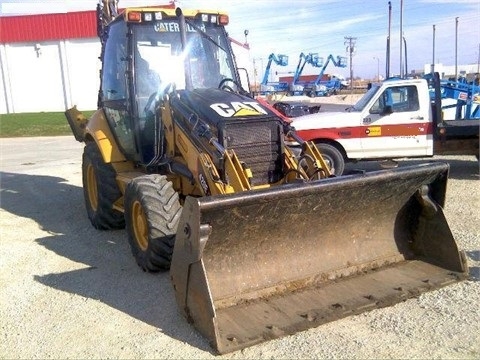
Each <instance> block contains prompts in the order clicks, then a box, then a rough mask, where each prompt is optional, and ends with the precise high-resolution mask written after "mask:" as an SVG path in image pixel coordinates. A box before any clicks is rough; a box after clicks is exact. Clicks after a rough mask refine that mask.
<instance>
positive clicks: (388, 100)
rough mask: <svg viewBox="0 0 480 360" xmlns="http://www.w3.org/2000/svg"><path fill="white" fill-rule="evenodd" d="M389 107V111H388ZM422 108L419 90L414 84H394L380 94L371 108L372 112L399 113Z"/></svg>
mask: <svg viewBox="0 0 480 360" xmlns="http://www.w3.org/2000/svg"><path fill="white" fill-rule="evenodd" d="M387 108H388V111H386V110H387ZM419 109H420V104H419V102H418V91H417V87H416V86H414V85H409V86H393V87H390V88H388V89H385V91H384V92H383V93H382V94H381V95H380V97H379V98H378V100H377V101H376V102H375V103H374V104H373V106H372V107H371V109H370V113H372V114H382V113H391V112H394V113H399V112H408V111H417V110H419Z"/></svg>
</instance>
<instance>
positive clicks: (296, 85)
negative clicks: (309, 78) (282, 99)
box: [290, 52, 323, 95]
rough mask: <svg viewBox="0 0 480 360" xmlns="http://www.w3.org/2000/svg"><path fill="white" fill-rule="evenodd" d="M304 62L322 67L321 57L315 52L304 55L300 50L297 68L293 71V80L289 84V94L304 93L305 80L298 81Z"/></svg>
mask: <svg viewBox="0 0 480 360" xmlns="http://www.w3.org/2000/svg"><path fill="white" fill-rule="evenodd" d="M306 64H310V65H312V66H313V67H322V66H323V58H321V57H319V56H318V54H317V53H309V54H307V55H306V54H304V53H303V52H302V53H301V54H300V57H299V59H298V65H297V70H296V71H295V75H294V76H293V81H292V83H291V84H290V95H304V88H305V85H306V82H300V81H299V79H300V76H301V75H302V72H303V69H304V67H305V65H306Z"/></svg>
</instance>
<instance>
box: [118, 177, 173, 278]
mask: <svg viewBox="0 0 480 360" xmlns="http://www.w3.org/2000/svg"><path fill="white" fill-rule="evenodd" d="M136 200H138V201H139V202H140V203H141V205H142V208H143V211H144V212H145V215H146V218H147V224H148V247H147V249H146V250H142V249H141V248H140V247H139V246H138V243H137V240H136V239H135V238H134V236H135V235H134V232H133V224H132V216H131V208H132V205H133V203H134V202H135V201H136ZM181 212H182V206H181V205H180V201H179V196H178V193H177V192H176V191H175V190H174V189H173V185H172V183H171V182H170V181H168V180H167V178H166V176H163V175H158V174H152V175H145V176H142V177H139V178H135V179H133V180H132V181H131V182H130V183H129V184H128V185H127V189H126V191H125V219H126V224H127V231H128V241H129V243H130V247H131V249H132V253H133V256H134V257H135V259H136V261H137V264H138V265H139V266H140V267H141V268H142V269H143V270H144V271H148V272H158V271H162V270H168V269H169V268H170V263H171V260H172V254H173V246H174V244H175V235H176V233H177V227H178V222H179V220H180V215H181Z"/></svg>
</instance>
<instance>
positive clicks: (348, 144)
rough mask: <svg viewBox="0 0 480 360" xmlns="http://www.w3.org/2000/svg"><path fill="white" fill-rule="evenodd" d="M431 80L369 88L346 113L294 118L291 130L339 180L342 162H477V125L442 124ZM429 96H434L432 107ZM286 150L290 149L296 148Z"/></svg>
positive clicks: (471, 121) (436, 84) (438, 94)
mask: <svg viewBox="0 0 480 360" xmlns="http://www.w3.org/2000/svg"><path fill="white" fill-rule="evenodd" d="M433 78H434V79H433V80H432V81H431V83H430V84H429V83H428V82H427V80H425V79H395V80H386V81H383V82H381V83H377V84H372V86H371V88H370V89H369V90H368V91H367V93H366V94H365V95H364V96H363V97H362V98H361V99H360V100H359V101H358V102H357V103H356V104H355V105H353V106H352V107H349V108H347V109H346V110H345V111H343V112H319V113H315V114H311V115H305V116H300V117H295V118H293V119H292V123H291V125H292V126H293V127H294V128H295V129H296V131H297V134H298V135H299V136H300V137H301V138H302V139H304V140H311V141H314V142H315V143H316V144H317V147H318V148H319V150H320V152H321V154H322V156H323V157H324V158H325V160H326V161H328V162H329V163H330V165H331V167H332V171H333V173H334V174H335V175H337V176H338V175H342V174H343V171H344V168H345V163H346V162H354V161H358V160H381V159H398V158H406V157H408V158H411V157H428V156H433V155H440V154H442V155H476V156H477V158H478V151H479V147H478V144H479V137H478V133H479V120H478V119H469V120H462V119H457V120H443V117H442V109H441V90H440V85H439V83H440V82H439V78H438V74H435V75H434V77H433ZM431 91H435V96H434V98H435V100H433V101H432V100H431V97H430V95H431ZM469 101H472V99H470V100H469ZM473 101H478V97H477V98H475V99H473ZM437 104H440V105H437ZM290 146H292V147H293V148H294V149H295V146H296V144H295V143H294V142H292V143H290Z"/></svg>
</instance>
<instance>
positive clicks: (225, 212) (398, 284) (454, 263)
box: [171, 163, 468, 353]
mask: <svg viewBox="0 0 480 360" xmlns="http://www.w3.org/2000/svg"><path fill="white" fill-rule="evenodd" d="M447 177H448V165H447V164H443V163H432V164H425V165H421V166H415V167H403V168H398V169H393V170H384V171H377V172H371V173H366V174H364V175H360V176H345V177H337V178H329V179H326V180H320V181H316V182H310V183H301V184H290V185H285V186H280V187H276V188H271V189H269V190H259V191H249V192H244V193H239V194H234V195H225V196H212V197H204V198H191V197H189V198H187V200H186V202H185V206H184V209H183V214H182V218H181V221H180V224H179V227H178V232H177V239H176V243H175V248H174V254H173V259H172V267H171V277H172V282H173V285H174V288H175V294H176V299H177V303H178V306H179V308H180V310H181V311H182V312H183V314H184V315H185V316H186V318H187V319H188V320H189V321H190V322H192V323H193V325H194V326H195V327H196V328H197V329H198V330H199V331H200V332H201V333H202V334H203V335H204V336H205V337H206V338H207V339H208V340H209V341H210V342H211V345H212V347H214V348H215V349H216V350H217V351H218V352H219V353H228V352H231V351H234V350H238V349H241V348H244V347H247V346H250V345H253V344H255V343H259V342H262V341H265V340H268V339H272V338H277V337H280V336H284V335H287V334H293V333H295V332H297V331H301V330H304V329H307V328H310V327H315V326H318V325H320V324H323V323H325V322H328V321H332V320H335V319H339V318H342V317H345V316H349V315H352V314H359V313H361V312H364V311H367V310H372V309H374V308H380V307H385V306H389V305H392V304H395V303H397V302H400V301H404V300H405V299H407V298H410V297H415V296H417V295H419V294H420V293H422V292H425V291H428V290H433V289H436V288H439V287H442V286H445V285H448V284H451V283H453V282H457V281H460V280H463V279H465V278H466V277H467V274H468V268H467V265H466V260H465V256H464V255H463V252H459V251H458V249H457V245H456V243H455V240H454V239H453V236H452V233H451V231H450V228H449V226H448V224H447V221H446V219H445V217H444V214H443V211H442V206H443V205H444V201H445V192H446V183H447Z"/></svg>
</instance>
